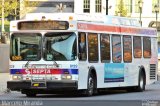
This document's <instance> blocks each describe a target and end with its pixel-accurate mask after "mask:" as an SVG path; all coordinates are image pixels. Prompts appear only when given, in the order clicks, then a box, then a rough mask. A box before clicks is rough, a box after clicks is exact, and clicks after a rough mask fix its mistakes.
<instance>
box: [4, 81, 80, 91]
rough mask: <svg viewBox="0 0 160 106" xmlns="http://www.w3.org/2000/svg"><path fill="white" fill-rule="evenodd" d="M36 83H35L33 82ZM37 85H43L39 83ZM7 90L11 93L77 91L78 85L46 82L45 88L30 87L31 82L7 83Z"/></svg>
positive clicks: (72, 82)
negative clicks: (23, 91) (29, 90)
mask: <svg viewBox="0 0 160 106" xmlns="http://www.w3.org/2000/svg"><path fill="white" fill-rule="evenodd" d="M35 83H36V82H35ZM37 83H38V82H37ZM39 85H43V84H42V83H39ZM7 88H8V89H10V90H12V91H21V90H28V89H32V90H36V89H37V90H40V89H43V90H59V91H60V90H62V91H64V90H77V89H78V83H77V81H47V82H46V86H43V87H41V86H36V87H35V86H32V85H31V81H8V82H7Z"/></svg>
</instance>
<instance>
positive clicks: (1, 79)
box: [0, 73, 10, 95]
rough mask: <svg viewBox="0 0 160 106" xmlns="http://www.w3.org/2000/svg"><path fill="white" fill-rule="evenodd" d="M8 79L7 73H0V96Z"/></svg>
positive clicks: (5, 88) (5, 87)
mask: <svg viewBox="0 0 160 106" xmlns="http://www.w3.org/2000/svg"><path fill="white" fill-rule="evenodd" d="M9 77H10V76H9V73H0V95H1V94H3V93H5V91H6V90H7V81H8V80H9V79H10V78H9Z"/></svg>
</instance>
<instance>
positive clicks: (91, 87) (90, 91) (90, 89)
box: [85, 73, 95, 96]
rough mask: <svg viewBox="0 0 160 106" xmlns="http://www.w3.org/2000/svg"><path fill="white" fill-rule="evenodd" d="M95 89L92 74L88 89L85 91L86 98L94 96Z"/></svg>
mask: <svg viewBox="0 0 160 106" xmlns="http://www.w3.org/2000/svg"><path fill="white" fill-rule="evenodd" d="M94 89H95V79H94V76H93V74H92V73H89V75H88V82H87V89H86V91H85V95H86V96H92V95H93V94H94Z"/></svg>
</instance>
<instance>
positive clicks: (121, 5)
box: [115, 0, 127, 17]
mask: <svg viewBox="0 0 160 106" xmlns="http://www.w3.org/2000/svg"><path fill="white" fill-rule="evenodd" d="M115 15H116V16H122V17H126V16H127V9H126V8H125V5H124V2H123V0H120V1H119V4H118V6H117V11H115Z"/></svg>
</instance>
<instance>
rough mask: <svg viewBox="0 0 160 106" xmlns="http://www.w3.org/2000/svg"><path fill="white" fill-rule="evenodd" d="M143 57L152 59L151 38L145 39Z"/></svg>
mask: <svg viewBox="0 0 160 106" xmlns="http://www.w3.org/2000/svg"><path fill="white" fill-rule="evenodd" d="M143 56H144V58H150V57H151V38H150V37H143Z"/></svg>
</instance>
